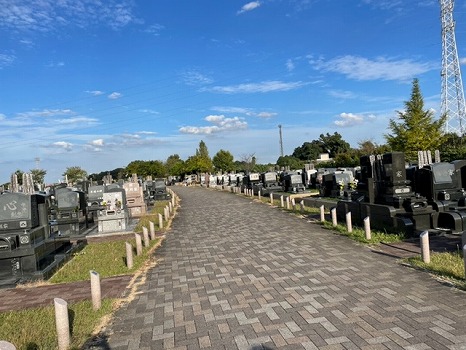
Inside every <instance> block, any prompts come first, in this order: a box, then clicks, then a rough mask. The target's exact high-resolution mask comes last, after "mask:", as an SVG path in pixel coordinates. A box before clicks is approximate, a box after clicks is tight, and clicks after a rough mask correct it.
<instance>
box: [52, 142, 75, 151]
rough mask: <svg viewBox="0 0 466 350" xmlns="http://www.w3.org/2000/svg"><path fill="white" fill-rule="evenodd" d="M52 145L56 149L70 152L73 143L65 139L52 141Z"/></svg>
mask: <svg viewBox="0 0 466 350" xmlns="http://www.w3.org/2000/svg"><path fill="white" fill-rule="evenodd" d="M52 146H53V147H54V148H57V149H61V150H64V151H67V152H70V151H71V150H72V148H73V144H71V143H69V142H66V141H57V142H54V143H52Z"/></svg>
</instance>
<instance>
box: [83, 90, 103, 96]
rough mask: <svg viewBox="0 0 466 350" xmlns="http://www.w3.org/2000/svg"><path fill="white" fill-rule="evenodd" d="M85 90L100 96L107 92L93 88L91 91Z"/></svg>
mask: <svg viewBox="0 0 466 350" xmlns="http://www.w3.org/2000/svg"><path fill="white" fill-rule="evenodd" d="M85 92H86V93H88V94H91V95H93V96H100V95H103V94H104V93H105V92H103V91H100V90H91V91H89V90H86V91H85Z"/></svg>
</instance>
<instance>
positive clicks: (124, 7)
mask: <svg viewBox="0 0 466 350" xmlns="http://www.w3.org/2000/svg"><path fill="white" fill-rule="evenodd" d="M133 7H134V4H133V2H132V1H129V0H119V1H118V0H107V1H88V0H73V1H66V0H62V1H56V0H40V1H30V0H15V1H2V2H1V6H0V27H4V28H10V29H14V30H18V31H27V32H31V33H33V32H43V33H44V32H50V31H54V30H58V29H60V28H63V27H70V26H74V27H78V28H87V27H89V26H91V25H101V24H104V25H107V26H109V27H111V28H113V29H120V28H122V27H124V26H126V25H128V24H129V23H132V22H135V23H138V22H140V20H139V19H138V18H136V16H135V15H134V14H133Z"/></svg>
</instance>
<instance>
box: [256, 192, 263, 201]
mask: <svg viewBox="0 0 466 350" xmlns="http://www.w3.org/2000/svg"><path fill="white" fill-rule="evenodd" d="M257 198H259V202H260V201H261V200H262V198H261V191H257Z"/></svg>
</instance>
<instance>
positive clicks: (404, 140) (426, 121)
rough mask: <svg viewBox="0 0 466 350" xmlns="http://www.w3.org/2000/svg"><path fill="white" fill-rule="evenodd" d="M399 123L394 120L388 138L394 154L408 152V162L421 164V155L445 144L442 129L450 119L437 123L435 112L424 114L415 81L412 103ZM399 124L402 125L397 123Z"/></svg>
mask: <svg viewBox="0 0 466 350" xmlns="http://www.w3.org/2000/svg"><path fill="white" fill-rule="evenodd" d="M397 113H398V118H397V119H390V121H389V129H390V130H391V133H390V134H386V135H384V137H385V139H386V140H387V143H388V145H389V146H390V147H391V149H392V150H393V151H400V152H404V154H405V157H406V160H408V161H411V162H413V161H417V154H418V153H417V152H418V151H434V150H436V149H438V148H439V146H440V145H441V144H442V142H443V140H442V139H443V134H442V129H443V126H444V124H445V122H446V116H441V117H440V118H439V119H438V120H434V112H433V111H431V110H428V111H425V110H424V99H423V97H422V94H421V90H420V88H419V81H418V79H413V87H412V90H411V99H410V100H409V101H406V102H405V110H404V111H398V112H397ZM397 120H398V121H397Z"/></svg>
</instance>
